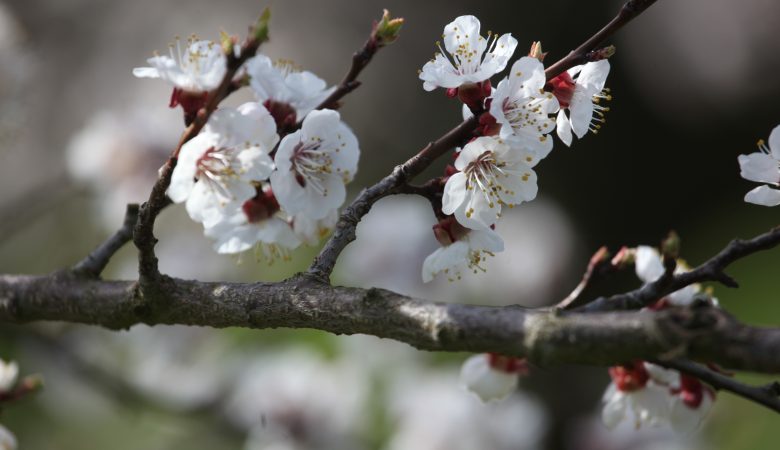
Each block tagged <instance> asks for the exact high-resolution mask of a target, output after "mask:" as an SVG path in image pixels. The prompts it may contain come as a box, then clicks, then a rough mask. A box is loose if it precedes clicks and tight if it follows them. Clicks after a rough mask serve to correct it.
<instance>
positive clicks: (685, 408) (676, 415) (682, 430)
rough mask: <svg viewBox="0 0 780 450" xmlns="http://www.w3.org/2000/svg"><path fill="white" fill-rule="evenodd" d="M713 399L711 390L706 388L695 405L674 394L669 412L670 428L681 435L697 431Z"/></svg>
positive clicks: (710, 407)
mask: <svg viewBox="0 0 780 450" xmlns="http://www.w3.org/2000/svg"><path fill="white" fill-rule="evenodd" d="M713 400H714V397H713V394H712V392H710V391H709V390H707V389H704V390H703V391H702V392H701V399H700V401H699V403H698V404H696V405H695V406H694V405H689V404H687V403H686V402H685V401H684V400H683V399H682V397H681V396H679V395H678V396H675V397H674V399H673V401H672V406H671V411H670V413H669V421H670V422H671V425H672V429H673V430H674V431H675V432H676V433H679V434H682V435H690V434H692V433H694V432H695V431H697V430H698V429H699V428H701V425H702V423H703V422H704V419H706V418H707V415H708V414H709V412H710V410H711V409H712V405H713Z"/></svg>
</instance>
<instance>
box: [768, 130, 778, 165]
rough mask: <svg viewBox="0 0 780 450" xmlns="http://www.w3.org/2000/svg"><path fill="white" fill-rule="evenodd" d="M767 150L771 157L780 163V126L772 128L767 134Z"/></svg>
mask: <svg viewBox="0 0 780 450" xmlns="http://www.w3.org/2000/svg"><path fill="white" fill-rule="evenodd" d="M769 150H770V151H771V153H772V157H773V158H774V159H776V160H778V161H780V125H778V126H776V127H774V128H773V129H772V132H771V133H769Z"/></svg>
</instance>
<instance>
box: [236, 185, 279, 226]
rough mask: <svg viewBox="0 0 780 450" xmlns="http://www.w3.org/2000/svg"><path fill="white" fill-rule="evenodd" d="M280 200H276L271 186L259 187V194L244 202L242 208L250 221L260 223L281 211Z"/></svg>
mask: <svg viewBox="0 0 780 450" xmlns="http://www.w3.org/2000/svg"><path fill="white" fill-rule="evenodd" d="M279 209H280V207H279V202H277V201H276V196H274V193H273V191H272V190H271V188H270V187H267V188H266V189H264V190H263V189H258V190H257V195H255V196H254V197H253V198H251V199H249V200H247V201H245V202H244V204H243V205H241V210H242V211H244V214H245V215H246V218H247V220H248V221H249V223H258V222H262V221H263V220H266V219H268V218H270V217H271V216H273V215H274V214H276V212H277V211H279Z"/></svg>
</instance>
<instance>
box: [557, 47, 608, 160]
mask: <svg viewBox="0 0 780 450" xmlns="http://www.w3.org/2000/svg"><path fill="white" fill-rule="evenodd" d="M609 69H610V66H609V61H608V60H606V59H603V60H601V61H596V62H589V63H587V64H584V65H582V66H576V67H573V68H571V69H569V71H568V74H569V76H571V77H574V76H577V78H576V79H575V80H574V89H573V92H572V94H571V99H569V101H568V105H566V106H563V104H562V107H561V111H560V112H559V113H558V118H557V125H558V137H559V138H560V139H561V141H562V142H563V143H564V144H566V145H567V146H571V142H572V136H571V132H572V131H573V132H574V134H575V135H576V136H577V137H578V138H580V139H581V138H582V137H584V136H585V134H586V133H587V132H588V131H592V132H594V133H595V132H597V130H598V128H599V127H600V125H599V124H597V123H594V122H603V113H602V111H607V110H608V108H606V107H604V106H601V105H599V104H598V103H599V100H600V99H604V98H606V99H609V98H610V96H609V95H608V94H604V93H602V91H603V90H604V85H605V84H606V81H607V75H609ZM565 109H566V110H568V112H569V115H568V117H567V116H566V113H565V112H564V110H565ZM594 113H595V114H597V115H599V117H598V118H596V119H594V117H593V115H594Z"/></svg>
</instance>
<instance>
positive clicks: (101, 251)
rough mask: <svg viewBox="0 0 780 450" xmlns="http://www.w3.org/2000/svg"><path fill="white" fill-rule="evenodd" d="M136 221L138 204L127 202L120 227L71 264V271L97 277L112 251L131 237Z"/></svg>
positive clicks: (112, 254)
mask: <svg viewBox="0 0 780 450" xmlns="http://www.w3.org/2000/svg"><path fill="white" fill-rule="evenodd" d="M137 221H138V205H137V204H134V203H132V204H128V205H127V209H126V210H125V220H124V222H123V223H122V227H121V228H119V229H118V230H117V231H116V233H114V234H113V235H111V237H109V238H108V239H106V240H105V241H104V242H103V243H102V244H100V245H99V246H98V247H97V248H96V249H95V250H93V251H92V252H91V253H90V254H89V255H87V257H86V258H84V259H82V260H81V261H79V263H78V264H76V265H75V266H73V272H74V273H76V274H78V275H84V276H89V277H94V278H97V277H99V276H100V274H101V273H103V270H104V269H105V268H106V266H107V265H108V262H109V260H111V257H112V256H114V253H116V252H117V251H119V249H120V248H122V247H124V245H125V244H127V243H128V242H130V240H131V239H132V238H133V228H135V223H136V222H137Z"/></svg>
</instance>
